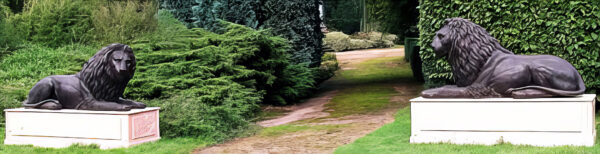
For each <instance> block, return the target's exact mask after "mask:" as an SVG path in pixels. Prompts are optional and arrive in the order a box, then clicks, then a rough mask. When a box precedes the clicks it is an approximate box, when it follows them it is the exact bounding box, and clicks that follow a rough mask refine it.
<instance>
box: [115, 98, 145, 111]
mask: <svg viewBox="0 0 600 154" xmlns="http://www.w3.org/2000/svg"><path fill="white" fill-rule="evenodd" d="M117 103H120V104H125V105H131V106H132V107H133V108H134V109H143V108H146V104H144V103H140V102H136V101H132V100H128V99H123V98H119V101H118V102H117Z"/></svg>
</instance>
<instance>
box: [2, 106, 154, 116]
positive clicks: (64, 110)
mask: <svg viewBox="0 0 600 154" xmlns="http://www.w3.org/2000/svg"><path fill="white" fill-rule="evenodd" d="M159 109H160V107H146V108H144V109H131V110H130V111H90V110H73V109H62V110H44V109H26V108H14V109H5V110H4V112H42V113H66V114H117V115H130V114H136V113H141V112H147V111H154V110H159Z"/></svg>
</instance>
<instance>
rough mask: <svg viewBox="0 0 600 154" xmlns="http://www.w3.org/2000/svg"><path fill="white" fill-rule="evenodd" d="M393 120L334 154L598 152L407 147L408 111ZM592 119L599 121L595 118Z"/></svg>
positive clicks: (597, 149) (581, 150) (592, 149)
mask: <svg viewBox="0 0 600 154" xmlns="http://www.w3.org/2000/svg"><path fill="white" fill-rule="evenodd" d="M395 118H396V120H395V121H394V122H393V123H390V124H386V125H384V126H383V127H381V128H379V129H377V130H376V131H374V132H372V133H370V134H367V135H366V136H365V137H362V138H359V139H357V140H356V141H354V142H353V143H351V144H348V145H344V146H341V147H338V148H337V149H336V151H335V153H461V154H463V153H600V144H599V143H596V145H594V146H593V147H576V146H560V147H533V146H520V145H511V144H498V145H493V146H485V145H454V144H410V143H409V138H410V108H408V107H407V108H404V109H401V110H399V111H398V112H397V113H396V115H395ZM596 118H599V117H598V115H596ZM596 127H598V126H596ZM596 140H597V141H598V139H596Z"/></svg>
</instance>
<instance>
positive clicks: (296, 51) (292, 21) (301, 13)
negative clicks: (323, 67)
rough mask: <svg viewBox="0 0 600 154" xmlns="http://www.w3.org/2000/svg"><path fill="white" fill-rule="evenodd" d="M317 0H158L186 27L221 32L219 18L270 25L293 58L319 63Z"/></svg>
mask: <svg viewBox="0 0 600 154" xmlns="http://www.w3.org/2000/svg"><path fill="white" fill-rule="evenodd" d="M319 4H320V1H319V0H295V1H287V0H161V7H162V8H164V9H166V10H169V11H170V12H171V13H172V14H173V15H174V16H175V17H176V18H178V19H179V20H180V21H182V22H185V23H186V25H187V26H188V27H199V28H204V29H208V30H210V31H212V32H220V31H222V29H223V27H222V26H221V25H220V23H219V21H221V20H224V21H229V22H233V23H237V24H241V25H245V26H248V27H251V28H254V29H272V32H273V34H275V35H276V36H281V37H283V38H285V39H288V40H290V41H291V43H292V50H291V52H292V55H291V57H292V62H293V63H296V64H299V63H308V64H309V65H310V66H311V67H316V66H319V64H320V62H321V56H323V50H322V45H321V44H322V40H321V39H322V38H323V34H322V33H321V28H320V24H321V18H320V17H319V10H318V5H319Z"/></svg>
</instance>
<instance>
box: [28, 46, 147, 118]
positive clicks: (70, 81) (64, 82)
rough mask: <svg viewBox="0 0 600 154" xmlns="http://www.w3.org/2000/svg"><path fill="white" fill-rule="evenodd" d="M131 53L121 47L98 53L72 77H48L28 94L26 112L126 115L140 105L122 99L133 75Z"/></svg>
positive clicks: (134, 62)
mask: <svg viewBox="0 0 600 154" xmlns="http://www.w3.org/2000/svg"><path fill="white" fill-rule="evenodd" d="M135 64H136V61H135V56H134V55H133V50H132V49H131V48H130V47H129V46H127V45H124V44H118V43H115V44H111V45H109V46H107V47H104V48H102V49H100V51H98V52H97V53H96V54H95V55H94V56H93V57H92V58H90V60H89V61H88V62H87V63H85V64H84V65H83V68H82V70H81V71H80V72H79V73H77V74H75V75H53V76H48V77H46V78H44V79H42V80H40V81H39V82H38V83H36V84H35V85H34V86H33V88H31V90H30V91H29V96H28V97H27V100H25V101H24V102H23V106H24V107H26V108H39V109H50V110H58V109H79V110H97V111H129V110H131V109H132V108H145V107H146V105H145V104H143V103H139V102H135V101H131V100H127V99H123V98H122V97H123V91H124V90H125V86H127V83H128V82H129V80H130V79H131V78H132V77H133V74H134V72H135Z"/></svg>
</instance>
